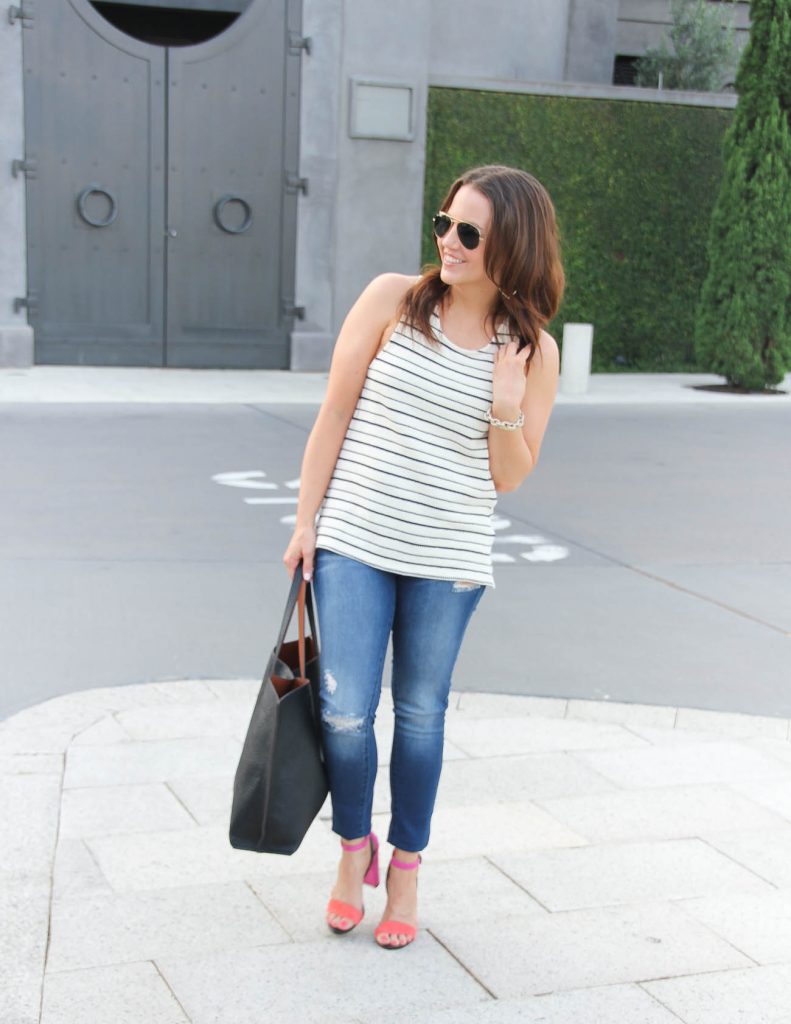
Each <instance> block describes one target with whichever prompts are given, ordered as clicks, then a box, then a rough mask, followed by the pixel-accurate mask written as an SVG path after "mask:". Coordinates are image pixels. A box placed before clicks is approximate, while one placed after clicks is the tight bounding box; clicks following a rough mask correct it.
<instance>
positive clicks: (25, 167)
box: [11, 158, 36, 178]
mask: <svg viewBox="0 0 791 1024" xmlns="http://www.w3.org/2000/svg"><path fill="white" fill-rule="evenodd" d="M20 171H24V174H25V177H26V178H35V176H36V161H35V160H33V159H32V158H28V159H26V160H12V161H11V173H12V174H13V176H14V177H15V178H18V177H19V172H20Z"/></svg>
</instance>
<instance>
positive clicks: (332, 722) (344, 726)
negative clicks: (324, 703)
mask: <svg viewBox="0 0 791 1024" xmlns="http://www.w3.org/2000/svg"><path fill="white" fill-rule="evenodd" d="M321 721H322V724H323V725H324V727H325V728H326V729H329V730H330V731H331V732H362V731H363V729H364V728H365V717H364V716H360V715H338V714H334V713H333V712H331V711H323V712H322V714H321Z"/></svg>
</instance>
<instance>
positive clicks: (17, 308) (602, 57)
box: [0, 0, 749, 370]
mask: <svg viewBox="0 0 791 1024" xmlns="http://www.w3.org/2000/svg"><path fill="white" fill-rule="evenodd" d="M716 6H718V7H721V8H722V17H723V21H725V20H733V22H734V24H735V27H736V42H737V55H738V52H740V50H741V48H742V47H743V46H744V45H745V43H746V41H747V36H748V31H749V5H748V4H747V3H743V2H726V3H723V4H717V5H716ZM669 24H670V3H669V0H501V2H500V3H499V4H498V5H496V7H495V8H493V9H492V8H490V9H488V10H487V11H486V15H485V23H484V22H482V20H481V13H480V7H479V6H478V5H477V4H474V3H473V2H472V0H454V2H453V3H451V2H450V0H430V2H429V3H426V2H425V0H402V3H400V4H398V5H393V4H385V3H383V2H378V0H374V2H372V0H367V2H363V0H276V2H267V0H179V7H178V8H170V7H168V6H167V5H166V2H164V3H163V0H138V3H137V4H128V3H124V4H118V3H114V2H112V0H94V2H93V3H92V2H91V0H37V2H36V5H35V8H34V7H32V4H31V0H21V5H20V6H19V7H11V8H10V10H9V17H8V18H7V19H5V21H4V22H3V23H2V24H1V25H0V83H1V84H2V85H3V86H4V87H5V88H4V92H3V95H4V97H5V101H6V102H5V103H4V104H3V106H2V108H0V149H2V151H3V156H4V161H3V165H4V166H5V168H6V173H5V174H4V175H2V176H0V198H1V199H2V202H1V203H0V366H29V365H32V364H34V363H35V364H43V363H60V364H69V365H81V364H82V365H120V366H124V365H137V366H140V365H145V366H193V367H227V368H230V367H261V368H264V367H271V368H281V369H286V368H291V369H315V370H318V369H325V368H326V367H327V366H328V365H329V360H330V357H331V353H332V347H333V344H334V340H335V337H336V335H337V331H338V329H339V327H340V325H341V323H342V322H343V319H344V317H345V315H346V312H347V311H348V309H349V307H350V306H351V304H352V303H353V302H354V300H355V298H356V296H357V295H358V294H359V292H360V290H361V289H362V288H363V287H364V286H365V284H366V283H367V281H369V280H370V279H371V278H372V277H373V276H375V275H376V274H377V273H380V272H383V271H387V270H395V271H400V272H403V273H415V272H416V271H417V270H418V269H419V262H420V234H421V218H422V205H423V170H424V157H425V130H426V105H427V96H428V90H429V88H430V87H431V86H432V85H442V86H451V87H452V86H456V87H466V88H489V89H498V90H503V91H524V92H545V93H550V94H562V95H577V96H606V97H609V96H612V95H618V96H623V97H624V98H626V97H629V98H647V96H648V95H650V98H651V99H652V100H655V99H657V98H662V94H661V93H660V92H659V91H655V90H646V89H637V88H635V87H633V86H631V85H629V84H628V83H629V82H630V80H631V79H630V74H631V69H632V65H633V62H634V59H635V58H637V57H639V56H640V55H641V54H642V53H644V52H645V51H646V49H647V48H649V47H653V46H656V45H658V44H659V42H660V40H661V38H662V37H663V36H664V35H666V33H667V29H668V27H669ZM737 59H738V57H737ZM733 71H734V73H735V67H734V69H733ZM615 83H621V84H615ZM664 97H665V98H667V99H668V100H669V101H673V102H680V101H681V102H694V103H704V104H717V105H719V103H720V102H722V103H723V105H724V104H726V103H727V105H732V103H733V96H732V94H731V95H730V96H728V95H726V94H724V93H723V94H704V93H698V94H694V93H686V94H680V93H672V94H671V93H664Z"/></svg>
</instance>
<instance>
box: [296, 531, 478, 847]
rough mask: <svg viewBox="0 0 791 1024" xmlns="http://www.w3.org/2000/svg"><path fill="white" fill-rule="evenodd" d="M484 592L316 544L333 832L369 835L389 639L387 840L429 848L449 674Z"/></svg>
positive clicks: (324, 726) (463, 583) (315, 584)
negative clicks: (391, 727)
mask: <svg viewBox="0 0 791 1024" xmlns="http://www.w3.org/2000/svg"><path fill="white" fill-rule="evenodd" d="M484 589H485V587H484V586H483V585H482V584H480V583H471V582H469V581H464V580H458V581H454V580H430V579H421V578H418V577H415V576H403V575H400V574H397V573H392V572H386V571H384V570H382V569H376V568H374V567H373V566H370V565H367V564H365V563H364V562H360V561H358V560H357V559H354V558H349V557H347V556H346V555H341V554H338V553H337V552H335V551H330V550H328V549H326V548H317V549H316V553H315V558H314V567H313V592H314V594H315V599H316V611H317V614H318V629H319V640H320V664H321V688H320V693H321V722H322V733H323V739H324V755H325V760H326V765H327V774H328V777H329V784H330V794H331V800H332V830H333V832H336V833H338V835H340V836H342V837H344V838H346V839H355V838H357V837H358V836H365V835H367V834H368V833H369V832H370V831H371V813H372V806H373V790H374V781H375V778H376V766H377V748H376V739H375V737H374V719H375V717H376V710H377V707H378V704H379V698H380V695H381V687H382V670H383V668H384V661H385V655H386V653H387V645H388V640H389V637H390V634H391V632H392V636H393V660H392V680H391V685H392V694H393V705H394V710H395V720H394V731H393V746H392V752H391V757H390V795H391V808H390V810H391V818H390V829H389V832H388V836H387V841H388V842H389V843H391V844H392V845H393V846H395V847H398V848H399V849H402V850H409V851H418V850H423V849H424V848H425V847H426V845H427V843H428V838H429V831H430V825H431V815H432V813H433V810H434V801H435V798H436V794H437V787H438V785H439V778H440V772H441V770H442V748H443V741H444V733H445V711H446V709H447V706H448V694H449V692H450V686H451V675H452V672H453V666H454V665H455V663H456V659H457V657H458V653H459V650H460V648H461V642H462V638H463V636H464V632H465V630H466V628H467V624H468V622H469V621H470V618H471V616H472V614H473V612H474V611H475V609H476V607H477V605H478V602H479V601H480V599H481V597H482V596H483V592H484Z"/></svg>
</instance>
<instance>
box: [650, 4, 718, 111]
mask: <svg viewBox="0 0 791 1024" xmlns="http://www.w3.org/2000/svg"><path fill="white" fill-rule="evenodd" d="M670 12H671V18H672V25H671V28H670V30H669V35H670V41H671V42H672V44H673V48H672V50H671V49H668V45H667V40H666V39H663V40H662V41H661V43H660V44H659V46H658V47H657V48H654V49H649V50H646V52H645V54H644V55H643V56H642V57H641V58H640V59H639V60H638V61H637V62H636V64H635V69H636V74H635V85H642V86H648V87H656V86H657V85H659V79H660V75H661V76H662V79H661V84H662V88H664V89H693V90H697V91H699V92H719V91H721V90H722V89H724V88H725V86H726V85H728V84H729V82H728V78H729V77H730V69H731V68H732V66H733V63H734V31H733V21H731V22H729V23H728V24H727V25H723V23H722V18H721V14H720V10H719V8H718V7H712V6H711V5H710V4H708V3H707V2H706V0H670Z"/></svg>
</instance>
